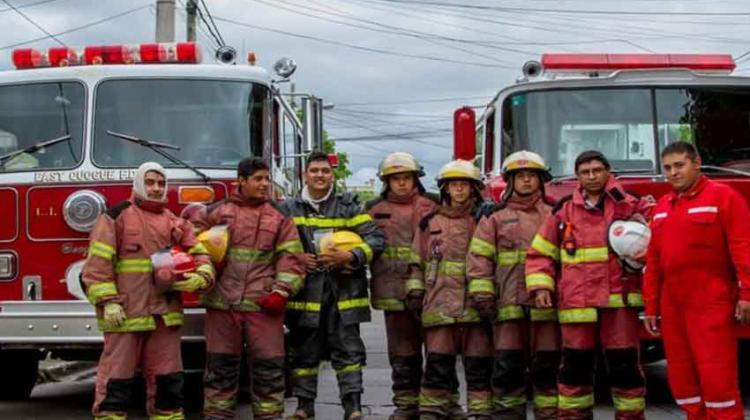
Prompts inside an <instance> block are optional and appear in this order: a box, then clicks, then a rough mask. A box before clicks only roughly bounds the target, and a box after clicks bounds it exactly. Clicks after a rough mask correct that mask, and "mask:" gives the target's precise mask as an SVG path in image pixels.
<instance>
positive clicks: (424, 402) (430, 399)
mask: <svg viewBox="0 0 750 420" xmlns="http://www.w3.org/2000/svg"><path fill="white" fill-rule="evenodd" d="M450 401H451V400H450V398H449V397H446V396H443V395H429V394H425V393H424V392H422V393H420V394H419V405H421V406H424V407H441V408H442V407H444V406H445V405H446V404H448V403H450Z"/></svg>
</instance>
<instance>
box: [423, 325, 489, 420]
mask: <svg viewBox="0 0 750 420" xmlns="http://www.w3.org/2000/svg"><path fill="white" fill-rule="evenodd" d="M424 333H425V347H426V349H427V363H426V365H425V372H424V377H423V378H422V390H421V392H420V395H419V410H420V413H423V414H432V415H434V416H437V417H441V418H443V417H449V416H450V415H451V414H452V413H453V412H454V404H455V403H456V401H455V398H454V396H455V395H457V390H458V380H457V377H456V356H457V355H458V354H462V355H463V365H464V371H465V374H466V384H467V389H468V396H467V400H468V407H469V412H468V414H469V416H478V417H480V418H487V419H489V418H492V386H491V384H490V379H491V376H492V343H491V342H490V337H488V335H487V331H486V328H485V326H483V325H481V324H453V325H445V326H437V327H430V328H426V329H425V330H424Z"/></svg>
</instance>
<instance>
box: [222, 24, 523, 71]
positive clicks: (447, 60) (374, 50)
mask: <svg viewBox="0 0 750 420" xmlns="http://www.w3.org/2000/svg"><path fill="white" fill-rule="evenodd" d="M215 18H216V20H218V21H220V22H226V23H231V24H233V25H237V26H244V27H246V28H252V29H256V30H260V31H266V32H273V33H277V34H282V35H287V36H291V37H295V38H301V39H307V40H311V41H317V42H322V43H325V44H331V45H337V46H340V47H346V48H351V49H355V50H361V51H367V52H371V53H376V54H384V55H392V56H396V57H408V58H416V59H420V60H429V61H438V62H442V63H453V64H465V65H470V66H478V67H490V68H502V69H514V68H515V67H511V66H506V65H502V64H494V63H483V62H476V61H463V60H454V59H450V58H444V57H435V56H431V55H420V54H407V53H400V52H396V51H390V50H382V49H379V48H370V47H364V46H361V45H355V44H349V43H346V42H342V41H334V40H331V39H326V38H320V37H317V36H312V35H305V34H299V33H295V32H289V31H284V30H280V29H274V28H269V27H265V26H260V25H253V24H250V23H246V22H240V21H236V20H233V19H228V18H223V17H219V16H216V17H215Z"/></svg>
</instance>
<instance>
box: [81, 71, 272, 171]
mask: <svg viewBox="0 0 750 420" xmlns="http://www.w3.org/2000/svg"><path fill="white" fill-rule="evenodd" d="M269 103H270V100H269V90H268V88H266V87H265V86H262V85H259V84H253V83H249V82H235V81H225V80H205V79H187V80H185V79H181V80H174V79H127V80H108V81H105V82H102V83H101V84H100V85H99V86H98V88H97V90H96V99H95V109H94V111H95V112H94V141H93V161H94V164H96V165H97V166H100V167H135V166H138V165H140V164H141V163H143V162H144V161H156V162H159V163H161V164H162V165H163V166H165V167H180V166H181V165H179V164H176V163H174V162H172V161H170V160H168V159H166V158H164V157H162V156H159V155H157V154H155V153H154V152H153V151H151V150H149V149H148V148H144V147H140V146H138V145H136V144H133V143H130V142H124V141H119V140H117V139H114V138H113V137H112V136H110V135H108V134H107V130H111V131H114V132H121V133H137V135H138V136H139V137H143V138H146V139H149V140H154V141H160V142H165V143H170V144H173V145H176V146H179V147H180V150H171V151H170V153H171V154H172V155H174V156H175V157H176V158H178V159H179V160H181V161H184V162H186V163H187V164H189V165H191V166H194V167H202V168H236V166H237V162H239V160H240V159H242V158H243V157H246V156H250V155H260V154H261V152H262V145H263V133H264V128H263V126H264V124H263V121H264V108H265V107H267V106H268V104H269Z"/></svg>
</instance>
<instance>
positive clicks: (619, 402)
mask: <svg viewBox="0 0 750 420" xmlns="http://www.w3.org/2000/svg"><path fill="white" fill-rule="evenodd" d="M612 402H613V403H614V406H615V410H617V411H643V410H645V409H646V399H645V398H643V397H634V398H625V397H618V396H616V395H613V396H612Z"/></svg>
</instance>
